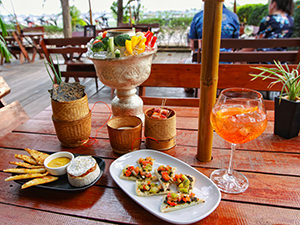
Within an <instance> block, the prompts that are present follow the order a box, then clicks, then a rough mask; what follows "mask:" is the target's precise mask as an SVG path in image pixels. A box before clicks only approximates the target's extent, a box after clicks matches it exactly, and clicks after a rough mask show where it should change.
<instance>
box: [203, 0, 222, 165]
mask: <svg viewBox="0 0 300 225" xmlns="http://www.w3.org/2000/svg"><path fill="white" fill-rule="evenodd" d="M203 1H204V21H203V33H202V55H201V60H202V65H201V75H200V104H199V124H198V151H197V159H199V160H200V161H202V162H207V161H210V160H211V151H212V141H213V128H212V126H211V123H210V114H211V110H212V108H213V106H214V103H215V100H216V93H217V84H218V69H219V52H220V41H221V24H222V10H223V1H224V0H203Z"/></svg>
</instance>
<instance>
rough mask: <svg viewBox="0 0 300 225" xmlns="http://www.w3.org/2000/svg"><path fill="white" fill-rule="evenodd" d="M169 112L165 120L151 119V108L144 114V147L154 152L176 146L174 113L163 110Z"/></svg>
mask: <svg viewBox="0 0 300 225" xmlns="http://www.w3.org/2000/svg"><path fill="white" fill-rule="evenodd" d="M164 109H168V110H169V111H170V116H169V117H168V118H167V119H163V120H158V119H153V118H151V115H152V113H153V110H154V109H153V108H151V109H148V110H146V112H145V137H151V138H153V139H155V140H153V139H150V138H147V139H146V147H147V148H151V149H156V150H168V149H170V148H173V147H174V146H175V145H176V141H175V137H176V113H175V111H174V110H172V109H170V108H164Z"/></svg>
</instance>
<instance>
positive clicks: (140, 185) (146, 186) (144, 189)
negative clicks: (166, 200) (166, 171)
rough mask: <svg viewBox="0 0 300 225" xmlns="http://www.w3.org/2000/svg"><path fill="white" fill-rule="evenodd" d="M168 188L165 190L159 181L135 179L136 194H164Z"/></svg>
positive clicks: (145, 195)
mask: <svg viewBox="0 0 300 225" xmlns="http://www.w3.org/2000/svg"><path fill="white" fill-rule="evenodd" d="M167 191H168V190H165V189H164V188H163V186H162V185H161V184H160V183H155V182H151V181H150V180H146V181H138V180H137V181H136V194H137V195H138V196H144V197H147V196H152V195H164V194H167Z"/></svg>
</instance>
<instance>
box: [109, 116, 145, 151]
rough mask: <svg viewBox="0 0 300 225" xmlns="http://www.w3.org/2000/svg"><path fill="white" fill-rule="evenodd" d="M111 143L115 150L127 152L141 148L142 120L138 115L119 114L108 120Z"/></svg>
mask: <svg viewBox="0 0 300 225" xmlns="http://www.w3.org/2000/svg"><path fill="white" fill-rule="evenodd" d="M107 129H108V135H109V140H110V145H111V147H112V149H113V151H114V152H116V153H118V154H125V153H128V152H130V151H133V150H138V149H140V146H141V137H142V120H141V119H140V118H139V117H136V116H117V117H113V118H112V119H111V120H109V121H108V122H107Z"/></svg>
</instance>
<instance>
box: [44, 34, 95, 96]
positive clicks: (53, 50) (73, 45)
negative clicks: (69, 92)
mask: <svg viewBox="0 0 300 225" xmlns="http://www.w3.org/2000/svg"><path fill="white" fill-rule="evenodd" d="M91 38H92V37H73V38H44V39H42V40H41V42H40V46H41V48H42V51H43V53H44V55H45V58H46V60H47V61H48V62H49V63H50V62H51V59H52V57H51V55H53V54H56V55H60V56H62V58H63V62H59V63H58V64H59V65H65V66H66V69H65V70H62V69H61V75H62V77H64V78H65V82H69V79H70V78H71V77H73V78H74V80H75V81H77V82H79V78H95V83H96V89H97V90H98V80H97V75H96V71H95V69H94V65H93V64H92V63H91V62H90V61H89V60H88V59H84V58H82V55H83V54H84V53H85V52H86V51H87V47H86V45H87V43H88V42H89V41H90V40H91ZM52 61H53V62H54V66H55V68H56V70H57V68H58V66H59V65H58V64H57V62H56V60H52Z"/></svg>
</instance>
